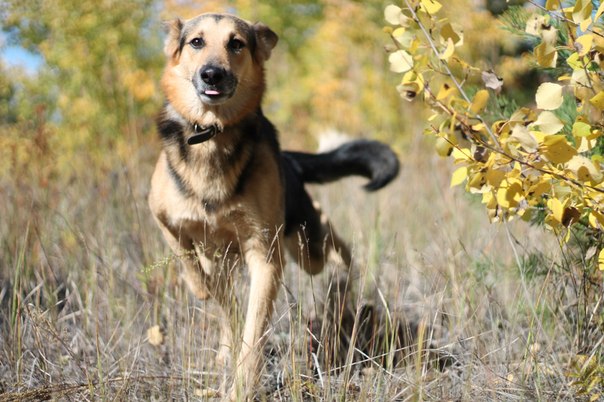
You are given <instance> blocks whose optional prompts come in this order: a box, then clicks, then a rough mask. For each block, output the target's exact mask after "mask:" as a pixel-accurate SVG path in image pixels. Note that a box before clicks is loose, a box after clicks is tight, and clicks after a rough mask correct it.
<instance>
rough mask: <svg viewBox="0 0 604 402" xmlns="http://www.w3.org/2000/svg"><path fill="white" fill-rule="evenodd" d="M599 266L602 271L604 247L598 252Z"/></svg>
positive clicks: (603, 269) (603, 266) (603, 268)
mask: <svg viewBox="0 0 604 402" xmlns="http://www.w3.org/2000/svg"><path fill="white" fill-rule="evenodd" d="M598 268H599V269H600V271H604V249H602V251H600V253H599V254H598Z"/></svg>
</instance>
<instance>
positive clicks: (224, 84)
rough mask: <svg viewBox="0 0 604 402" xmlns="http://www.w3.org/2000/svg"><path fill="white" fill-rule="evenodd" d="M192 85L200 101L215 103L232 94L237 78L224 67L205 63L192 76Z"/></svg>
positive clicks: (224, 99)
mask: <svg viewBox="0 0 604 402" xmlns="http://www.w3.org/2000/svg"><path fill="white" fill-rule="evenodd" d="M193 85H194V86H195V89H196V90H197V93H198V94H199V97H200V98H201V100H202V102H204V103H207V104H210V105H215V104H220V103H222V102H224V101H226V100H227V99H229V98H230V97H231V96H233V94H234V93H235V89H236V88H237V79H236V78H235V76H234V75H233V73H232V72H230V71H228V70H227V69H225V68H224V67H221V66H217V65H206V66H203V67H202V68H201V69H200V70H199V71H198V73H197V74H195V77H193Z"/></svg>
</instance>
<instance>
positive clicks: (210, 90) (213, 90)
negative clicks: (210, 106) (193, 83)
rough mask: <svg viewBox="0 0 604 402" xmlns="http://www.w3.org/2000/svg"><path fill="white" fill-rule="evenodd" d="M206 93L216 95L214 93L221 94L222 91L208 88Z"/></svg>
mask: <svg viewBox="0 0 604 402" xmlns="http://www.w3.org/2000/svg"><path fill="white" fill-rule="evenodd" d="M204 93H205V94H206V95H210V96H214V95H220V92H218V91H217V90H215V89H206V90H205V92H204Z"/></svg>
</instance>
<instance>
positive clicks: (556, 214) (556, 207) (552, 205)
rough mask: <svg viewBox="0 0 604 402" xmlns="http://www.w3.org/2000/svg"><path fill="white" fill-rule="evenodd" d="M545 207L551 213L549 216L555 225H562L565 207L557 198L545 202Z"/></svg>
mask: <svg viewBox="0 0 604 402" xmlns="http://www.w3.org/2000/svg"><path fill="white" fill-rule="evenodd" d="M547 207H548V208H549V210H550V211H551V214H550V216H551V217H552V218H554V220H555V221H556V222H557V223H559V224H562V217H563V215H564V208H565V205H564V204H562V202H561V201H560V200H559V199H557V198H550V199H549V200H547Z"/></svg>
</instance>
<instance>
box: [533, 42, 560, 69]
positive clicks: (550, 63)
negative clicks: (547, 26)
mask: <svg viewBox="0 0 604 402" xmlns="http://www.w3.org/2000/svg"><path fill="white" fill-rule="evenodd" d="M534 53H535V57H536V58H537V63H539V65H540V66H541V67H549V68H554V67H556V62H557V60H558V52H557V51H556V48H555V47H554V46H552V45H550V44H548V43H546V42H545V41H544V42H541V43H540V44H539V45H538V46H537V47H535V50H534Z"/></svg>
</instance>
